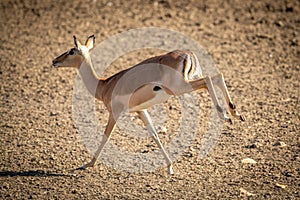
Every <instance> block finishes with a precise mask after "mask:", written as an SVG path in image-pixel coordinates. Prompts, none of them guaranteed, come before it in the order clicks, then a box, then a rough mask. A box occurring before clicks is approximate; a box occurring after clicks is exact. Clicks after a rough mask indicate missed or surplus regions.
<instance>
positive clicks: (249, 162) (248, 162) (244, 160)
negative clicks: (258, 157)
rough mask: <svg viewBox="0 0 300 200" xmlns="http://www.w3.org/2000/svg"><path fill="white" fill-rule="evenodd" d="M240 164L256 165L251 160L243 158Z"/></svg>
mask: <svg viewBox="0 0 300 200" xmlns="http://www.w3.org/2000/svg"><path fill="white" fill-rule="evenodd" d="M242 163H244V164H256V163H257V162H256V161H255V160H253V159H252V158H245V159H243V160H242Z"/></svg>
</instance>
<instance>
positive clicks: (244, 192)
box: [240, 188, 255, 196]
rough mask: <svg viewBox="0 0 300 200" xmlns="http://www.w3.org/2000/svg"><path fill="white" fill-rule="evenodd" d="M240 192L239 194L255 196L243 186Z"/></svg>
mask: <svg viewBox="0 0 300 200" xmlns="http://www.w3.org/2000/svg"><path fill="white" fill-rule="evenodd" d="M240 193H241V195H242V194H243V195H246V196H255V194H254V193H251V192H248V191H247V190H245V189H244V188H240Z"/></svg>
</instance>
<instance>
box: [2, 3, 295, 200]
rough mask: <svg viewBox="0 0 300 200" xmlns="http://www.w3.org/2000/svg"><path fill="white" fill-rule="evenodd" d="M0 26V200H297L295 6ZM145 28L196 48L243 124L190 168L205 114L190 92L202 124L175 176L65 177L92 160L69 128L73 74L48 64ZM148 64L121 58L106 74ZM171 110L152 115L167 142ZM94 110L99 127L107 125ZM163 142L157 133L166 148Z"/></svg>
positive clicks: (66, 13) (6, 19) (52, 9)
mask: <svg viewBox="0 0 300 200" xmlns="http://www.w3.org/2000/svg"><path fill="white" fill-rule="evenodd" d="M0 20H1V23H0V26H1V29H0V30H1V39H0V41H1V43H0V59H1V67H0V69H1V70H0V76H1V79H0V80H1V107H0V109H1V122H0V127H1V129H0V133H1V139H0V140H1V165H0V179H1V191H0V197H1V198H2V199H63V198H64V199H163V198H164V199H242V198H250V199H265V198H268V199H299V197H300V192H299V191H300V175H299V171H300V170H299V167H300V164H299V163H300V162H299V161H300V158H299V149H300V139H299V138H300V137H299V117H300V116H299V91H300V90H299V70H300V59H299V58H300V53H299V52H300V51H299V27H300V2H299V1H297V0H294V1H293V0H290V1H288V0H287V1H272V0H268V1H239V0H228V1H218V0H215V1H196V0H195V1H174V2H172V1H168V0H160V1H154V0H153V1H152V0H146V1H97V0H92V1H82V2H81V1H79V0H74V1H50V0H49V1H47V0H43V1H37V0H36V1H34V0H32V1H29V0H28V1H27V0H25V1H7V0H2V1H1V2H0ZM150 26H151V27H153V26H154V27H163V28H166V29H170V30H174V31H178V32H180V33H182V34H184V35H186V36H187V37H189V38H193V39H194V40H195V41H197V42H198V43H199V44H201V45H202V46H203V47H204V48H205V49H206V50H207V51H208V52H209V53H210V54H211V55H212V57H213V59H214V61H215V63H216V65H217V67H218V68H219V69H220V71H221V72H223V73H224V75H225V79H226V83H227V85H228V89H229V92H230V94H231V96H232V98H233V100H234V102H235V103H236V105H237V107H238V109H239V110H240V111H241V112H242V113H243V114H244V115H245V117H246V119H247V121H246V122H244V123H242V122H239V121H235V123H234V125H227V124H226V125H225V126H224V128H223V129H222V131H221V135H220V137H219V139H218V143H217V144H216V145H215V146H214V148H213V150H212V151H211V152H210V153H209V154H208V155H207V156H206V157H204V158H201V159H200V158H199V156H198V155H199V149H200V148H199V146H201V139H202V136H203V135H204V134H205V130H206V129H207V126H208V124H207V121H208V119H209V117H208V116H207V115H206V113H209V112H210V104H211V103H210V99H209V96H208V94H207V93H206V92H204V91H201V92H196V93H195V95H196V96H198V97H199V102H195V106H198V107H200V110H201V113H202V115H203V116H202V117H201V120H200V122H199V130H197V134H198V135H197V137H196V138H195V140H194V142H193V144H192V145H191V147H190V148H188V149H186V150H185V151H184V153H182V155H181V156H180V157H178V159H177V160H175V161H174V171H175V174H174V175H168V174H167V170H166V167H163V168H159V169H157V170H155V171H152V172H147V173H129V172H126V171H124V170H120V169H117V168H114V167H110V166H108V165H106V164H105V162H103V161H102V162H101V158H100V160H99V161H98V163H97V165H96V166H95V167H94V168H91V169H88V170H84V171H72V170H71V169H74V168H76V167H79V166H81V165H82V164H83V163H85V162H87V161H89V159H90V158H91V155H90V154H89V152H88V150H87V148H86V146H85V145H84V144H83V143H82V142H81V140H80V138H79V137H78V136H79V134H78V130H77V129H76V127H75V125H74V121H73V119H72V95H73V84H74V80H75V76H76V73H77V72H76V71H74V70H72V69H58V70H57V69H53V68H51V61H52V59H54V58H55V57H56V56H58V55H59V54H60V53H62V52H64V51H65V50H67V49H69V48H70V47H72V45H73V41H72V40H73V39H72V36H73V35H76V36H77V37H78V38H80V39H81V40H84V39H85V38H86V37H87V36H88V35H91V34H95V36H96V43H100V42H101V41H104V40H105V39H107V38H109V37H110V36H112V35H114V34H117V33H120V32H123V31H126V30H130V29H135V28H141V27H150ZM175 42H176V41H174V43H175ZM159 53H160V51H155V50H145V51H140V52H138V51H136V52H133V53H130V54H128V55H125V56H123V57H121V58H120V59H118V60H116V61H115V62H114V63H113V64H112V66H111V67H109V70H108V72H107V74H110V75H112V74H113V73H116V72H117V71H119V70H120V69H126V68H128V67H130V66H132V65H134V64H136V63H138V62H140V61H142V60H144V59H146V58H148V57H150V56H154V55H158V54H159ZM176 102H177V103H178V101H177V100H176V99H171V100H170V101H168V102H167V103H166V104H164V105H163V106H165V107H167V108H169V110H170V111H169V115H172V117H173V120H168V121H167V122H166V123H165V125H164V126H165V127H166V128H167V133H169V134H171V133H170V132H172V131H171V130H173V129H174V130H176V129H177V126H178V124H177V123H178V120H177V118H179V117H178V116H179V115H180V112H178V110H177V111H176V105H177V103H176ZM97 105H99V108H97V109H98V111H99V113H100V114H99V118H100V119H99V121H100V122H99V124H100V126H101V127H103V126H104V125H105V122H106V118H105V117H107V113H106V112H105V110H104V109H103V107H102V108H101V103H99V102H97ZM167 133H165V132H164V131H160V133H159V134H160V137H161V139H162V141H163V143H165V144H166V143H168V141H169V140H168V138H169V137H170V136H169V135H168V134H167ZM141 141H143V140H141ZM112 142H114V143H115V144H119V145H121V146H122V148H129V149H130V148H131V147H133V146H134V147H136V149H137V150H139V151H144V152H147V151H153V150H155V149H156V146H155V145H153V142H152V141H151V139H148V140H146V143H144V142H139V141H137V140H134V139H133V140H131V139H126V134H125V133H123V132H122V130H119V129H118V130H116V131H115V132H114V134H113V136H112ZM246 158H251V159H253V160H254V161H256V163H255V164H249V163H243V162H242V161H243V159H246ZM244 161H245V160H244ZM246 161H247V160H246Z"/></svg>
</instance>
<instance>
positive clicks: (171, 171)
mask: <svg viewBox="0 0 300 200" xmlns="http://www.w3.org/2000/svg"><path fill="white" fill-rule="evenodd" d="M168 173H169V174H170V175H173V174H174V171H173V167H172V165H170V166H169V167H168Z"/></svg>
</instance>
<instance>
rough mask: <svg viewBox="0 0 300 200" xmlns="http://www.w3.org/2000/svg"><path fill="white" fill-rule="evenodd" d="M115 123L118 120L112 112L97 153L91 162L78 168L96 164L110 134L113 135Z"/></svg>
mask: <svg viewBox="0 0 300 200" xmlns="http://www.w3.org/2000/svg"><path fill="white" fill-rule="evenodd" d="M115 125H116V120H115V119H114V115H113V114H112V113H110V114H109V119H108V122H107V125H106V128H105V131H104V135H103V138H102V141H101V144H100V146H99V147H98V149H97V151H96V153H95V154H94V157H93V159H92V160H91V161H90V162H89V163H87V164H85V165H83V166H81V167H79V168H77V169H86V168H88V167H93V166H94V165H95V163H96V161H97V159H98V157H99V155H100V153H101V151H102V150H103V148H104V146H105V144H106V143H107V142H108V140H109V138H110V135H111V132H112V131H113V129H114V127H115Z"/></svg>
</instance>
